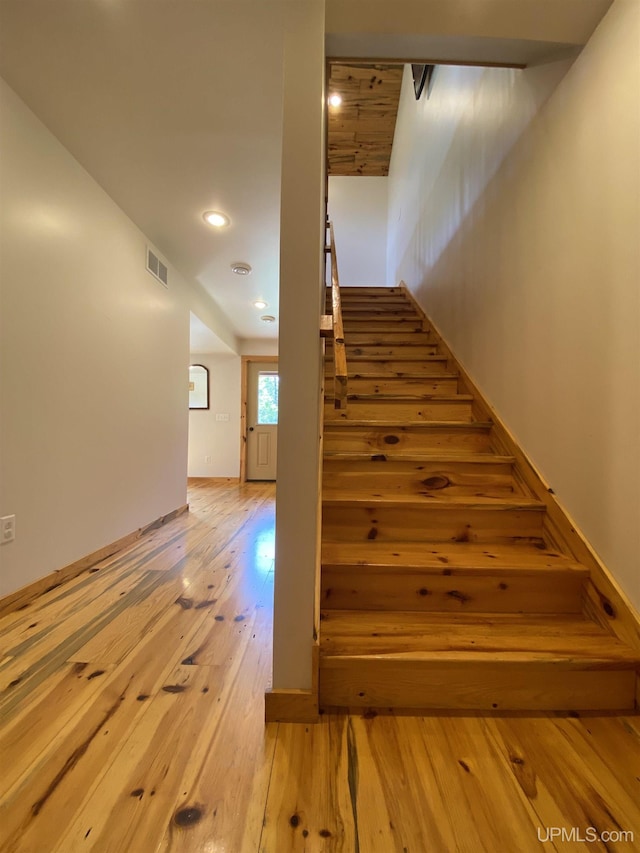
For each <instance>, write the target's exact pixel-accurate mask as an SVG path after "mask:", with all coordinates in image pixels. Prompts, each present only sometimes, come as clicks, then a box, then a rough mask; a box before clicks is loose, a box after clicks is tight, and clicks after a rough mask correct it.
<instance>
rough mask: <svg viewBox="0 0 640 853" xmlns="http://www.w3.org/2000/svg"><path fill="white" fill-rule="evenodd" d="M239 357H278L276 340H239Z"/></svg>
mask: <svg viewBox="0 0 640 853" xmlns="http://www.w3.org/2000/svg"><path fill="white" fill-rule="evenodd" d="M238 352H239V353H240V355H278V340H277V338H240V340H239V345H238Z"/></svg>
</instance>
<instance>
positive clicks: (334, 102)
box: [329, 92, 342, 107]
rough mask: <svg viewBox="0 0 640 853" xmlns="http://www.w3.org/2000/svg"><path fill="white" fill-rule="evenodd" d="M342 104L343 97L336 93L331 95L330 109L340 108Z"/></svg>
mask: <svg viewBox="0 0 640 853" xmlns="http://www.w3.org/2000/svg"><path fill="white" fill-rule="evenodd" d="M341 103H342V97H341V96H340V95H339V94H338V93H337V92H334V93H333V95H329V106H330V107H339V106H340V104H341Z"/></svg>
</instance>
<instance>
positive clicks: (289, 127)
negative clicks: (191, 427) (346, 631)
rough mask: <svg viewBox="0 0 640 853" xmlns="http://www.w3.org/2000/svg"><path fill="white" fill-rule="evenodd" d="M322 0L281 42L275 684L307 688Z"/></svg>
mask: <svg viewBox="0 0 640 853" xmlns="http://www.w3.org/2000/svg"><path fill="white" fill-rule="evenodd" d="M323 90H324V0H319V1H318V2H314V3H294V4H291V8H290V9H289V10H288V12H287V32H286V35H285V47H284V91H283V146H282V196H281V198H282V202H281V214H280V340H279V367H280V390H279V401H278V402H279V423H278V472H277V477H278V511H277V516H276V567H275V594H274V635H273V687H274V688H299V689H310V688H311V682H312V666H311V662H312V659H311V655H312V646H313V632H314V608H315V596H316V588H315V585H316V571H317V568H318V564H319V537H320V518H319V497H318V495H319V480H320V427H319V425H320V407H321V402H320V375H321V348H320V335H319V323H320V310H321V302H323V301H324V292H323V282H322V270H323V255H324V252H323V245H324V229H323V225H324V209H323V208H324V180H323V167H324V150H323V139H324V133H323V130H324V128H323V109H322V104H323V98H324V91H323Z"/></svg>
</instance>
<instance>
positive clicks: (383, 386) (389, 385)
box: [348, 376, 458, 394]
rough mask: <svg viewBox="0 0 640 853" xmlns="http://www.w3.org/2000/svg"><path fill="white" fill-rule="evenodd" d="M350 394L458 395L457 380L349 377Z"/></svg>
mask: <svg viewBox="0 0 640 853" xmlns="http://www.w3.org/2000/svg"><path fill="white" fill-rule="evenodd" d="M348 387H349V393H350V394H456V393H457V390H458V380H457V378H455V377H454V378H451V379H404V378H402V377H397V378H393V379H377V378H376V379H359V378H358V377H357V376H351V377H349V386H348Z"/></svg>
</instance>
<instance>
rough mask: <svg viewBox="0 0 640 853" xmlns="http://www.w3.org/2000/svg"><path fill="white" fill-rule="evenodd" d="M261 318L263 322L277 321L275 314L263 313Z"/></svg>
mask: <svg viewBox="0 0 640 853" xmlns="http://www.w3.org/2000/svg"><path fill="white" fill-rule="evenodd" d="M260 319H261V320H262V322H263V323H275V321H276V318H275V317H274V316H273V314H263V315H262V317H260Z"/></svg>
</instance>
